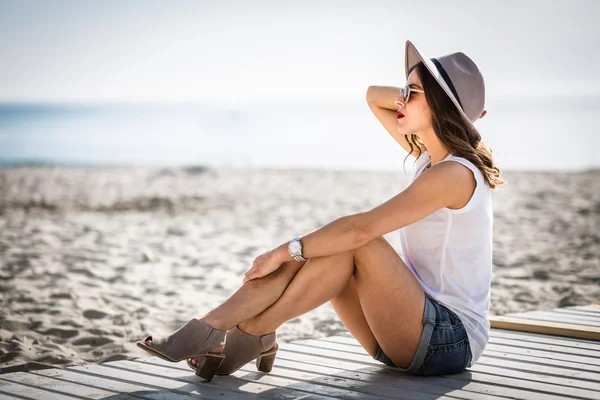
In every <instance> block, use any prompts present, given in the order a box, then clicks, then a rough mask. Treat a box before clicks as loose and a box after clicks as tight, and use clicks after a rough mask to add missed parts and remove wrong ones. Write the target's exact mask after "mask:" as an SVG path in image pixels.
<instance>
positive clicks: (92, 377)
mask: <svg viewBox="0 0 600 400" xmlns="http://www.w3.org/2000/svg"><path fill="white" fill-rule="evenodd" d="M86 367H87V366H86ZM86 367H77V368H78V369H72V368H67V369H50V370H44V371H34V372H32V373H31V374H39V375H42V376H48V377H51V378H57V379H62V380H65V381H68V382H73V383H75V384H79V385H87V386H90V387H98V388H104V389H106V390H109V391H113V392H115V393H135V396H136V397H139V398H142V399H156V398H162V399H165V398H168V397H169V395H171V396H172V397H173V398H181V399H192V398H194V397H190V396H188V395H187V394H186V393H185V392H182V391H178V390H177V387H180V386H181V384H178V385H177V387H175V388H173V387H170V389H174V390H173V391H170V390H169V388H167V387H164V386H161V385H160V383H161V381H162V380H161V379H159V380H156V379H153V380H152V381H153V382H152V384H151V385H142V384H139V383H140V382H136V383H132V382H126V381H123V380H122V379H121V378H120V377H119V376H118V375H117V374H113V375H111V374H110V373H109V374H104V373H103V372H106V369H96V368H89V367H87V368H86ZM94 372H96V373H94ZM98 372H100V373H101V375H99V374H98ZM111 372H112V371H111ZM199 392H201V394H202V398H206V399H222V398H223V396H228V398H233V397H234V396H232V393H231V392H228V391H226V390H223V389H219V388H218V387H217V388H213V387H210V386H209V387H203V388H201V389H200V390H199ZM243 398H249V399H250V398H257V397H256V396H247V395H246V396H244V397H243Z"/></svg>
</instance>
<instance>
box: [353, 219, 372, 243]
mask: <svg viewBox="0 0 600 400" xmlns="http://www.w3.org/2000/svg"><path fill="white" fill-rule="evenodd" d="M356 217H357V218H356V220H355V221H354V224H353V230H354V246H355V248H359V247H362V246H364V245H365V244H367V243H369V242H370V241H371V240H372V239H373V237H372V229H370V224H369V223H368V219H367V218H366V216H365V215H364V213H363V214H357V215H356Z"/></svg>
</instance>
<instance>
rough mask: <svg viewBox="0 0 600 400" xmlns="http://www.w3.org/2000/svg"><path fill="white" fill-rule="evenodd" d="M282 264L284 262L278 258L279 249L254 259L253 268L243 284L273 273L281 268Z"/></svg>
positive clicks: (246, 275) (247, 273)
mask: <svg viewBox="0 0 600 400" xmlns="http://www.w3.org/2000/svg"><path fill="white" fill-rule="evenodd" d="M282 263H283V262H282V260H281V259H280V257H278V253H277V249H274V250H271V251H267V252H266V253H264V254H261V255H260V256H258V257H256V258H255V259H254V262H252V268H250V270H249V271H248V272H246V274H245V276H244V282H243V283H246V282H248V281H250V280H252V279H256V278H262V277H263V276H266V275H269V274H270V273H271V272H273V271H275V270H277V268H279V267H281V264H282Z"/></svg>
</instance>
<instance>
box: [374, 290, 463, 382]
mask: <svg viewBox="0 0 600 400" xmlns="http://www.w3.org/2000/svg"><path fill="white" fill-rule="evenodd" d="M374 358H375V359H376V360H378V361H381V362H382V363H384V364H386V365H389V366H391V367H395V368H397V369H399V370H400V371H404V372H406V373H409V374H413V375H449V374H455V373H458V372H461V371H464V370H465V368H467V366H468V365H469V363H470V361H471V347H470V346H469V338H468V337H467V331H466V330H465V327H464V326H463V324H462V322H461V321H460V319H459V318H458V317H457V316H456V314H455V313H453V312H452V311H450V310H449V309H448V308H446V307H445V306H443V305H441V304H440V303H438V302H437V301H435V300H434V299H432V298H431V297H429V296H428V295H425V310H424V311H423V333H422V334H421V339H420V340H419V346H418V347H417V351H416V353H415V356H414V357H413V360H412V362H411V363H410V365H409V366H408V368H402V367H398V366H397V365H396V364H394V362H393V361H392V360H391V359H390V358H389V357H388V356H387V355H386V354H385V353H384V352H383V350H382V349H381V347H378V348H377V354H376V355H375V357H374Z"/></svg>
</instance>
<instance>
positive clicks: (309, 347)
mask: <svg viewBox="0 0 600 400" xmlns="http://www.w3.org/2000/svg"><path fill="white" fill-rule="evenodd" d="M294 345H304V346H305V348H304V349H303V351H304V352H310V351H312V352H315V351H322V350H337V351H338V355H339V356H340V357H341V356H343V357H346V358H347V357H348V356H350V357H352V358H354V359H355V360H356V361H358V362H364V363H371V364H373V363H376V364H381V363H380V362H379V361H377V360H375V359H373V358H372V357H371V356H370V355H368V353H366V352H364V354H362V353H361V349H362V348H360V349H359V348H357V347H354V349H355V350H354V351H349V350H348V348H350V347H352V346H349V345H343V344H339V343H324V342H322V341H319V340H316V339H306V340H298V341H295V342H294ZM486 349H490V350H497V351H502V352H507V353H517V354H526V355H535V356H538V357H542V358H550V359H557V360H565V361H573V362H579V363H582V364H591V365H598V359H597V358H594V357H588V356H583V355H575V354H565V353H558V352H557V353H553V352H550V351H547V350H543V349H542V350H539V349H535V348H530V347H529V348H522V347H517V346H512V345H510V346H507V345H502V344H495V343H488V345H487V346H486ZM363 351H364V350H363Z"/></svg>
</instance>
